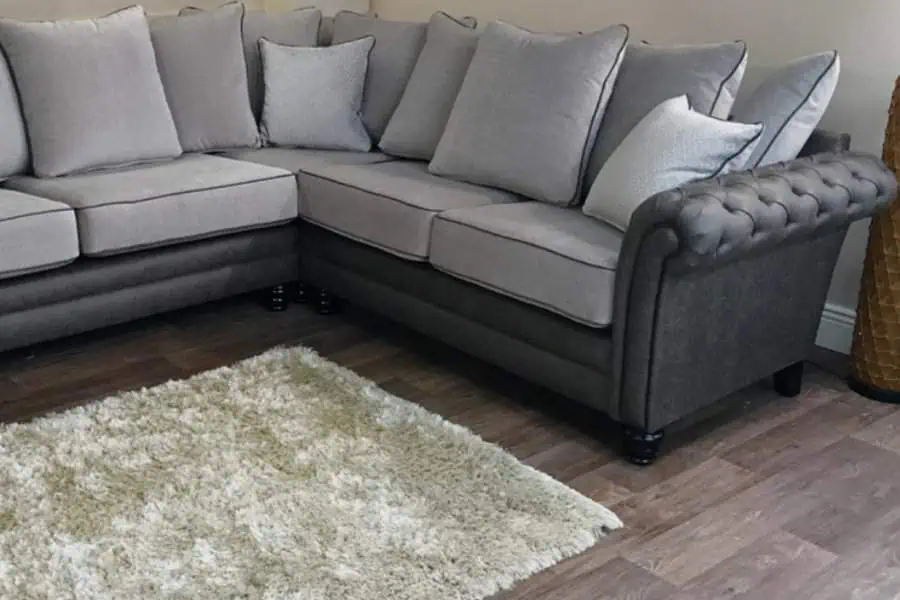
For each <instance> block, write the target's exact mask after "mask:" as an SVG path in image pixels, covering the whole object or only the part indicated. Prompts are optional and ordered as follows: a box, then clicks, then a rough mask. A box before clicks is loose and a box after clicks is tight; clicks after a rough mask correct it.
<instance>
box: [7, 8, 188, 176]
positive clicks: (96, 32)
mask: <svg viewBox="0 0 900 600" xmlns="http://www.w3.org/2000/svg"><path fill="white" fill-rule="evenodd" d="M0 44H2V45H3V50H4V52H5V53H6V56H7V57H8V58H9V62H10V65H11V67H12V71H13V74H14V76H15V81H16V85H17V87H18V91H19V95H20V97H21V99H22V108H23V111H24V115H25V123H26V125H27V129H28V137H29V140H30V144H31V151H32V160H33V167H34V171H35V173H37V174H38V175H40V176H42V177H54V176H57V175H65V174H67V173H72V172H76V171H83V170H87V169H92V168H96V167H101V166H111V165H120V164H127V163H132V162H137V161H142V160H154V159H160V158H171V157H175V156H178V155H180V154H181V147H180V146H179V144H178V135H177V133H176V131H175V124H174V123H173V122H172V115H171V113H170V112H169V106H168V104H167V103H166V97H165V94H164V92H163V86H162V83H161V82H160V78H159V73H158V72H157V70H156V60H155V59H154V56H153V45H152V44H151V42H150V33H149V30H148V27H147V20H146V18H145V16H144V12H143V10H141V9H140V8H138V7H132V8H128V9H125V10H122V11H119V12H117V13H113V14H112V15H109V16H106V17H102V18H99V19H91V20H80V21H47V22H20V21H13V20H11V19H0ZM99 90H107V91H110V90H114V91H115V93H100V92H99Z"/></svg>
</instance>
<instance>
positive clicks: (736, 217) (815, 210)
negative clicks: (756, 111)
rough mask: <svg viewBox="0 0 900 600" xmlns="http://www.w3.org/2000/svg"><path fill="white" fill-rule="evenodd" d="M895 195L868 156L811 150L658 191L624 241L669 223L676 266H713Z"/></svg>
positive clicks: (833, 224)
mask: <svg viewBox="0 0 900 600" xmlns="http://www.w3.org/2000/svg"><path fill="white" fill-rule="evenodd" d="M896 194H897V179H896V177H895V176H894V174H893V173H892V172H891V171H890V170H888V169H887V167H885V166H884V164H883V163H882V162H881V161H880V160H878V159H877V158H875V157H874V156H870V155H867V154H861V153H839V154H834V153H827V154H817V155H814V156H810V157H807V158H801V159H797V160H794V161H791V162H787V163H781V164H778V165H773V166H770V167H765V168H762V169H756V170H752V171H741V172H737V173H732V174H729V175H724V176H721V177H718V178H715V179H712V180H707V181H700V182H695V183H691V184H688V185H685V186H683V187H680V188H677V189H674V190H670V191H667V192H663V193H661V194H657V195H656V196H654V197H652V198H650V199H649V200H647V201H646V202H644V204H642V205H641V206H640V207H639V208H638V210H637V211H636V212H635V214H634V216H633V217H632V220H631V224H630V226H629V230H628V232H627V237H628V238H632V243H631V244H628V243H626V246H628V245H631V246H632V247H634V245H635V243H634V242H635V241H636V240H635V238H644V237H645V236H646V235H647V234H648V232H650V231H652V230H654V229H659V228H661V227H664V228H671V230H672V231H673V232H674V235H675V237H676V238H677V242H678V245H679V249H678V252H677V255H678V256H677V260H678V262H679V264H680V265H681V266H683V267H688V268H691V267H696V266H701V265H705V264H710V263H716V264H717V263H721V262H727V261H729V260H731V259H735V258H739V257H740V256H741V255H744V254H747V253H750V252H756V251H761V250H765V249H766V248H771V247H773V246H777V245H780V244H782V243H785V242H786V241H788V240H791V239H792V238H797V239H799V238H802V237H809V236H811V235H816V234H817V232H821V233H825V232H827V231H829V230H831V231H833V230H837V229H839V228H841V227H845V226H846V225H847V224H849V223H850V222H852V221H855V220H857V219H862V218H865V217H868V216H871V215H872V213H873V212H874V211H875V210H877V209H878V208H880V207H882V206H884V205H886V204H887V203H888V202H890V201H891V200H892V199H893V198H894V197H895V196H896Z"/></svg>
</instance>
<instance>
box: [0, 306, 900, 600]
mask: <svg viewBox="0 0 900 600" xmlns="http://www.w3.org/2000/svg"><path fill="white" fill-rule="evenodd" d="M279 344H291V345H293V344H304V345H306V346H310V347H312V348H315V349H316V350H318V351H319V352H320V353H322V354H324V355H325V356H327V357H329V358H331V359H332V360H334V361H336V362H338V363H340V364H343V365H345V366H347V367H350V368H352V369H353V370H355V371H357V372H359V373H360V374H362V375H363V376H366V377H369V378H371V379H374V380H375V381H376V382H378V383H379V384H381V385H382V386H383V387H385V388H386V389H388V390H389V391H391V392H393V393H395V394H397V395H399V396H401V397H404V398H407V399H409V400H412V401H415V402H418V403H420V404H422V405H424V406H425V407H427V408H428V409H430V410H432V411H435V412H437V413H440V414H442V415H444V416H446V417H448V418H449V419H451V420H452V421H455V422H457V423H460V424H462V425H465V426H468V427H470V428H472V429H473V430H474V431H476V432H477V433H479V434H480V435H481V436H482V437H484V438H485V439H487V440H489V441H492V442H496V443H499V444H501V445H502V446H504V447H505V448H507V449H508V450H509V451H510V452H512V453H513V454H515V455H516V456H518V457H519V458H520V459H522V460H524V461H525V462H527V463H528V464H530V465H533V466H534V467H536V468H538V469H540V470H543V471H545V472H547V473H549V474H550V475H552V476H554V477H556V478H557V479H559V480H561V481H563V482H565V483H567V484H568V485H570V486H572V487H574V488H576V489H578V490H579V491H581V492H582V493H584V494H587V495H589V496H590V497H592V498H594V499H596V500H597V501H598V502H602V503H604V504H606V505H607V506H609V507H610V508H612V509H614V510H616V511H617V512H618V514H619V515H620V516H621V517H622V519H623V520H624V521H625V523H626V524H627V528H626V529H625V530H624V531H621V532H618V533H616V534H615V535H614V536H612V537H610V538H609V539H608V540H606V541H605V543H601V544H600V545H599V546H597V547H596V548H595V549H594V550H592V551H589V552H587V553H585V554H583V555H582V556H580V557H577V558H575V559H573V560H570V561H567V562H565V563H563V564H561V565H559V566H557V567H556V568H553V569H550V570H549V571H547V572H545V573H543V574H540V575H538V576H536V577H534V578H532V579H531V580H529V581H527V582H525V583H524V584H522V585H520V586H519V587H517V588H516V589H514V590H511V591H510V592H507V593H504V594H501V595H500V596H499V597H498V598H499V600H513V599H521V600H524V599H529V600H544V599H548V600H549V599H554V600H599V599H603V598H615V599H638V598H640V599H648V600H649V599H656V598H661V599H674V600H704V599H718V598H743V599H749V598H755V599H756V598H758V599H761V600H777V599H781V598H785V599H790V600H800V599H807V598H808V599H815V600H829V599H834V600H844V599H850V598H853V599H862V598H865V599H871V600H876V599H879V600H880V599H888V598H900V435H898V432H900V413H898V412H897V409H895V408H894V407H892V406H887V405H882V404H876V403H873V402H870V401H868V400H865V399H863V398H861V397H859V396H856V395H854V394H852V393H850V392H849V391H848V390H847V388H846V387H845V385H844V384H843V383H842V381H841V380H840V379H839V378H838V377H836V376H834V375H832V374H829V373H828V372H826V371H824V370H822V369H817V368H811V371H812V372H811V373H810V376H809V377H808V378H807V379H808V382H809V383H808V386H807V388H808V391H807V392H806V393H805V394H804V395H803V396H802V397H801V398H799V399H794V400H789V399H784V398H779V397H776V395H775V394H774V393H773V392H772V391H771V390H770V389H769V387H768V386H767V385H760V386H757V387H755V388H753V389H749V390H746V391H745V392H742V393H741V394H739V395H737V396H736V397H735V398H733V399H732V401H731V402H730V403H729V408H728V409H727V410H726V411H725V412H724V413H721V412H720V413H719V414H715V415H710V416H708V418H707V419H706V420H704V421H702V422H700V423H697V424H694V425H688V426H686V427H684V428H682V429H681V430H680V431H678V432H676V433H675V434H674V435H673V436H671V438H670V440H669V442H670V443H669V444H668V448H667V450H668V452H667V454H666V455H665V457H664V458H663V459H662V460H660V462H658V463H657V464H656V465H655V466H653V467H651V468H646V469H639V468H637V467H632V466H630V465H628V464H626V463H625V462H624V461H622V460H621V459H620V458H619V457H618V455H617V452H616V450H615V443H616V442H617V441H618V436H617V430H616V429H615V428H614V427H612V426H611V424H610V423H608V422H605V421H604V420H603V419H601V418H598V417H596V416H595V415H593V414H592V413H590V412H588V411H585V410H582V409H580V408H578V407H575V406H572V405H571V404H570V403H568V402H565V401H563V400H562V399H560V398H558V397H556V396H554V395H553V394H551V393H548V392H546V391H543V390H540V389H537V388H535V387H533V386H530V385H528V384H526V383H524V382H522V381H520V380H518V379H516V378H514V377H512V376H509V375H506V374H504V373H502V372H500V371H498V370H496V369H494V368H492V367H489V366H487V365H484V364H481V363H479V362H478V361H475V360H473V359H470V358H468V357H466V356H464V355H462V354H460V353H458V352H456V351H453V350H450V349H448V348H446V347H444V346H441V345H439V344H436V343H433V342H430V341H428V340H425V339H423V338H421V337H419V336H416V335H414V334H411V333H409V332H407V331H406V330H403V329H401V328H399V327H396V326H393V325H391V324H389V323H388V322H386V321H384V320H381V319H378V318H376V317H372V316H369V315H366V314H361V313H357V312H356V311H352V310H348V312H346V313H345V314H344V315H340V316H333V317H327V318H326V317H320V316H318V315H316V314H314V313H313V312H312V311H311V310H309V309H308V308H306V307H301V306H292V307H291V309H290V310H289V311H288V312H287V313H283V314H274V313H268V312H266V311H265V310H264V309H262V308H261V307H260V306H259V305H257V304H256V303H254V302H253V301H251V300H249V299H246V298H241V299H234V300H228V301H224V302H220V303H216V304H211V305H208V306H205V307H201V308H197V309H190V310H186V311H182V312H178V313H173V314H170V315H166V316H163V317H159V318H153V319H149V320H145V321H141V322H139V323H136V324H130V325H126V326H122V327H116V328H112V329H108V330H105V331H101V332H96V333H92V334H88V335H84V336H80V337H77V338H72V339H69V340H62V341H58V342H52V343H49V344H44V345H41V346H38V347H35V348H31V349H28V350H26V351H17V352H12V353H6V354H5V355H0V420H4V421H13V420H24V419H28V418H31V417H34V416H36V415H40V414H42V413H46V412H47V411H52V410H59V409H63V408H65V407H70V406H74V405H77V404H80V403H84V402H87V401H91V400H94V399H97V398H100V397H103V396H105V395H109V394H113V393H116V392H118V391H121V390H125V389H130V388H137V387H142V386H152V385H154V384H158V383H161V382H163V381H166V380H168V379H171V378H183V377H186V376H189V375H192V374H194V373H197V372H201V371H204V370H207V369H210V368H214V367H218V366H221V365H224V364H228V363H232V362H234V361H237V360H240V359H242V358H245V357H249V356H252V355H255V354H258V353H260V352H263V351H265V350H267V349H269V348H271V347H272V346H275V345H279ZM838 368H840V366H839V362H838Z"/></svg>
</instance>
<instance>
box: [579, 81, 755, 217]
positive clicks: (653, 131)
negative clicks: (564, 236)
mask: <svg viewBox="0 0 900 600" xmlns="http://www.w3.org/2000/svg"><path fill="white" fill-rule="evenodd" d="M762 133H763V126H762V125H761V124H744V123H734V122H729V121H722V120H720V119H716V118H713V117H707V116H706V115H703V114H701V113H698V112H695V111H693V110H691V108H690V106H688V100H687V96H679V97H677V98H672V99H671V100H666V101H665V102H663V103H662V104H660V105H659V106H657V107H656V108H655V109H653V110H652V111H651V112H650V114H648V115H647V116H646V117H644V118H643V119H642V120H641V122H640V123H638V125H637V126H636V127H635V128H634V129H632V130H631V132H630V133H629V134H628V136H627V137H626V138H625V140H624V141H623V142H622V143H621V144H620V145H619V147H618V148H616V149H615V151H613V153H612V155H611V156H610V157H609V159H608V160H607V161H606V163H605V164H604V165H603V168H602V169H600V173H599V174H598V175H597V177H596V179H595V180H594V184H593V187H592V188H591V191H590V192H589V193H588V197H587V200H586V201H585V203H584V213H585V214H587V215H590V216H592V217H595V218H597V219H601V220H603V221H605V222H606V223H609V224H610V225H612V226H613V227H615V228H617V229H619V230H621V231H625V230H626V229H628V222H629V221H630V220H631V215H632V214H633V213H634V211H635V210H636V209H637V207H638V206H640V205H641V204H642V203H643V202H645V201H646V200H647V199H649V198H650V197H651V196H653V195H655V194H658V193H659V192H664V191H666V190H669V189H672V188H675V187H677V186H679V185H682V184H685V183H688V182H690V181H694V180H698V179H706V178H709V177H714V176H716V175H723V174H725V173H729V172H731V171H734V170H740V169H743V168H744V167H745V166H746V164H747V161H748V160H749V158H750V156H751V154H752V153H753V151H754V149H755V148H756V146H757V144H759V141H760V138H761V136H762Z"/></svg>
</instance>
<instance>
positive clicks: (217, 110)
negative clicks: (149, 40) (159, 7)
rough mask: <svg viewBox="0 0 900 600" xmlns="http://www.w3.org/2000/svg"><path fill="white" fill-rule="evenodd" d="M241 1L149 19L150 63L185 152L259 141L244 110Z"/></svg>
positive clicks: (250, 113)
mask: <svg viewBox="0 0 900 600" xmlns="http://www.w3.org/2000/svg"><path fill="white" fill-rule="evenodd" d="M243 19H244V5H243V4H240V3H232V4H227V5H225V6H222V7H220V8H217V9H214V10H210V11H207V12H201V13H195V14H188V15H181V16H169V17H161V18H158V19H154V20H153V22H152V23H151V25H150V32H151V34H152V36H153V46H154V48H155V49H156V61H157V64H158V66H159V73H160V76H161V77H162V82H163V86H164V87H165V90H166V97H167V98H168V100H169V106H170V107H171V109H172V116H173V117H174V119H175V126H176V128H177V129H178V137H179V139H180V140H181V146H182V147H183V148H184V150H185V152H209V151H214V150H227V149H230V148H248V147H249V148H253V147H256V146H258V145H259V133H258V131H257V125H256V119H254V118H253V111H252V110H251V109H250V96H249V90H248V86H247V66H246V61H245V60H244V46H243V42H242V23H243Z"/></svg>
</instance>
